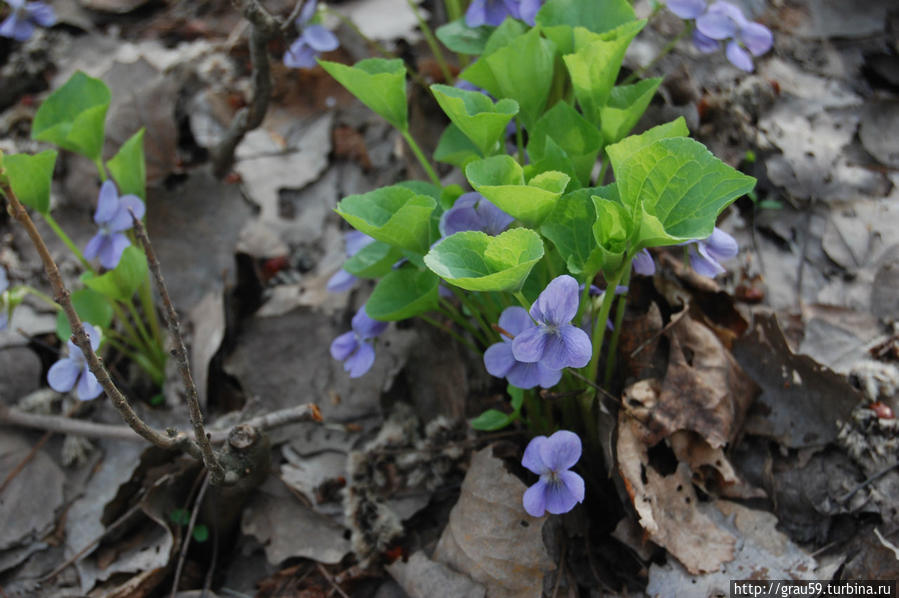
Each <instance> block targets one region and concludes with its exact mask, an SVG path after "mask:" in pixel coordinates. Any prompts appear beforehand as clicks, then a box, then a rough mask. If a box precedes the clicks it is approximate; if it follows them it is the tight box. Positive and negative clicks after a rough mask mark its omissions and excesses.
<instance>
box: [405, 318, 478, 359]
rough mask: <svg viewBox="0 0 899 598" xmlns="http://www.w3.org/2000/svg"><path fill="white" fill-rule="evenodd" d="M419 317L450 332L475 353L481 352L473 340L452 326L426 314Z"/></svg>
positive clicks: (438, 328) (440, 329) (442, 330)
mask: <svg viewBox="0 0 899 598" xmlns="http://www.w3.org/2000/svg"><path fill="white" fill-rule="evenodd" d="M418 317H419V318H421V319H422V320H424V321H425V322H427V323H428V324H430V325H431V326H433V327H434V328H436V329H437V330H439V331H441V332H445V333H447V334H449V335H450V336H451V337H453V338H454V339H456V340H457V341H459V342H460V343H462V344H463V345H465V346H466V347H468V348H469V349H470V350H472V351H474V352H475V353H480V351H478V348H477V347H475V346H474V344H472V342H471V341H469V340H468V339H467V338H465V337H463V336H462V335H461V334H459V333H457V332H456V331H455V330H453V329H452V328H451V327H449V326H444V325H443V324H441V323H440V322H438V321H436V320H434V319H433V318H430V317H428V316H426V315H423V314H422V315H419V316H418Z"/></svg>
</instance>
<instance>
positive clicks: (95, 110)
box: [31, 71, 110, 162]
mask: <svg viewBox="0 0 899 598" xmlns="http://www.w3.org/2000/svg"><path fill="white" fill-rule="evenodd" d="M109 100H110V94H109V88H108V87H106V84H105V83H103V81H101V80H99V79H94V78H92V77H88V76H87V75H85V74H84V73H82V72H81V71H78V72H76V73H75V74H74V75H72V76H71V77H70V78H69V80H68V81H67V82H66V83H65V85H63V86H62V87H60V88H59V89H57V90H56V91H54V92H53V93H52V94H50V96H49V97H48V98H47V99H46V100H44V103H43V104H41V107H40V108H38V111H37V114H35V116H34V121H33V122H32V123H31V137H32V139H38V140H40V141H49V142H50V143H54V144H56V145H58V146H59V147H62V148H64V149H67V150H70V151H73V152H76V153H79V154H82V155H84V156H87V157H88V158H90V159H91V160H93V161H95V162H97V161H99V160H100V158H101V154H102V153H103V134H104V133H103V131H104V122H105V120H106V110H107V109H108V108H109Z"/></svg>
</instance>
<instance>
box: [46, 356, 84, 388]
mask: <svg viewBox="0 0 899 598" xmlns="http://www.w3.org/2000/svg"><path fill="white" fill-rule="evenodd" d="M80 373H81V364H79V363H76V362H75V360H74V359H70V358H68V357H66V358H63V359H60V360H59V361H57V362H56V363H54V364H53V365H52V366H50V370H49V371H48V372H47V383H49V384H50V388H52V389H53V390H55V391H56V392H69V391H70V390H72V388H73V387H74V386H75V382H76V381H77V380H78V375H79V374H80Z"/></svg>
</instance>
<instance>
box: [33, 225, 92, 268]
mask: <svg viewBox="0 0 899 598" xmlns="http://www.w3.org/2000/svg"><path fill="white" fill-rule="evenodd" d="M41 216H43V217H44V221H45V222H46V223H47V224H48V225H49V226H50V228H51V229H53V232H54V233H56V236H57V237H59V240H60V241H62V242H63V243H64V244H65V246H66V247H68V248H69V251H71V252H72V253H73V254H74V255H75V257H76V258H78V261H79V262H81V265H82V266H84V269H85V270H87V271H88V272H90V273H91V274H96V273H97V271H96V270H94V267H93V266H91V264H90V262H89V261H87V258H85V257H84V254H83V253H81V250H80V249H78V246H77V245H75V243H74V242H73V241H72V239H70V238H69V235H67V234H66V233H65V231H64V230H62V228H60V226H59V224H57V223H56V220H54V219H53V216H52V215H50V212H46V213H41Z"/></svg>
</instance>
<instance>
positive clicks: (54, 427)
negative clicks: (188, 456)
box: [0, 403, 322, 448]
mask: <svg viewBox="0 0 899 598" xmlns="http://www.w3.org/2000/svg"><path fill="white" fill-rule="evenodd" d="M321 421H322V416H321V412H320V411H319V410H318V407H317V406H316V405H314V404H312V403H307V404H305V405H298V406H296V407H290V408H288V409H282V410H280V411H273V412H271V413H267V414H266V415H261V416H259V417H254V418H251V419H248V420H247V421H245V422H241V424H244V425H248V426H252V427H254V428H257V429H260V430H271V429H273V428H279V427H281V426H286V425H289V424H295V423H300V422H319V423H320V422H321ZM0 424H3V425H14V426H22V427H24V428H32V429H35V430H48V431H50V432H58V433H60V434H72V435H73V436H85V437H88V438H109V439H111V440H130V441H135V440H138V439H139V438H140V436H138V435H136V434H135V433H134V430H133V429H132V428H130V427H129V426H115V425H112V424H99V423H96V422H91V421H85V420H82V419H71V418H68V417H63V416H60V415H35V414H34V413H23V412H22V411H20V410H18V409H14V408H12V407H8V406H6V405H3V404H0ZM229 433H230V431H229V430H212V431H211V432H210V441H211V442H212V444H221V443H222V442H225V441H226V440H227V439H228V434H229ZM169 437H170V438H171V439H172V441H173V447H172V448H177V447H180V446H183V445H187V444H190V443H191V439H190V438H189V437H188V436H187V432H186V431H185V430H179V429H177V428H176V429H173V430H172V431H171V433H170V436H169Z"/></svg>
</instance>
